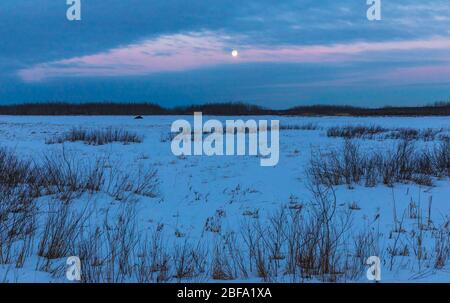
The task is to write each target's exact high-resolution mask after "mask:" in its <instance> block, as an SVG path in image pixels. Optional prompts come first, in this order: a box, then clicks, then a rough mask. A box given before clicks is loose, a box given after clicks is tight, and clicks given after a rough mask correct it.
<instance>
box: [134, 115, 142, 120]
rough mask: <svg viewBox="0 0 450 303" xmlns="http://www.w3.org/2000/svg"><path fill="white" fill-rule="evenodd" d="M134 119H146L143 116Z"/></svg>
mask: <svg viewBox="0 0 450 303" xmlns="http://www.w3.org/2000/svg"><path fill="white" fill-rule="evenodd" d="M134 119H136V120H137V119H139V120H140V119H144V118H143V117H142V116H137V117H134Z"/></svg>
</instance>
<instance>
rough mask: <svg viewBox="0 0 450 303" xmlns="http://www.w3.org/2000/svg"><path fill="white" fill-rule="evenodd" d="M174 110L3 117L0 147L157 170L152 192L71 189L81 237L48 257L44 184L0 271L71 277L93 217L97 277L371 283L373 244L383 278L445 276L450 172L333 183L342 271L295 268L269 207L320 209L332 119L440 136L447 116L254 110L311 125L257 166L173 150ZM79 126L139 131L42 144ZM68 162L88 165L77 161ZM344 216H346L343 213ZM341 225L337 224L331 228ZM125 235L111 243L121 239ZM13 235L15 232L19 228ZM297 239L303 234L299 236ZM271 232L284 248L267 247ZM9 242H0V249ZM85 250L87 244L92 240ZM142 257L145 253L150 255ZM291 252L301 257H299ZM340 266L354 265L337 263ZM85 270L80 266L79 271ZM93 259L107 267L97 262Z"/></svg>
mask: <svg viewBox="0 0 450 303" xmlns="http://www.w3.org/2000/svg"><path fill="white" fill-rule="evenodd" d="M179 118H180V117H173V116H171V117H144V119H142V120H135V119H133V117H123V116H121V117H104V116H101V117H100V116H98V117H97V116H89V117H72V116H70V117H64V116H62V117H40V116H31V117H13V116H0V138H1V139H0V147H5V148H7V149H8V150H10V151H13V152H14V153H16V154H17V155H19V156H20V157H21V158H23V159H32V161H33V162H35V163H40V161H42V159H43V158H44V157H45V156H47V157H57V156H56V155H62V154H63V155H65V156H64V157H67V158H70V159H71V160H68V161H73V159H76V160H77V161H83V162H82V163H86V165H87V166H89V165H91V164H92V163H93V162H95V161H96V159H97V160H98V159H102V162H101V163H102V165H103V166H104V167H105V168H106V170H107V171H109V173H106V177H105V179H108V177H109V176H110V175H111V174H112V172H120V174H122V175H126V174H129V175H130V176H131V177H130V179H129V180H128V181H127V182H134V181H136V180H137V178H142V176H145V172H147V171H151V170H153V169H155V170H156V178H157V179H158V182H157V183H158V184H157V185H156V186H155V190H154V192H152V193H151V194H148V193H146V194H142V193H141V192H139V191H135V192H136V193H134V194H132V193H130V197H129V199H123V198H121V199H118V196H117V195H116V196H114V195H113V194H111V191H108V190H107V189H104V188H102V189H100V190H98V191H97V190H96V191H94V192H82V193H80V194H79V195H77V196H75V197H74V198H73V199H69V200H70V201H69V202H67V203H68V204H70V211H74V212H81V211H83V212H84V214H85V216H86V219H83V220H82V222H76V224H77V225H76V230H77V231H80V232H77V233H76V235H72V234H70V233H69V234H70V235H69V236H68V238H69V240H67V241H68V242H73V241H75V242H76V243H65V245H67V250H66V253H67V255H64V256H58V257H57V258H55V259H52V260H50V261H49V260H46V257H45V256H42V253H41V256H39V253H38V250H39V247H40V246H45V245H43V244H42V238H43V235H44V234H45V232H44V226H46V224H47V225H49V224H48V213H49V212H52V211H53V212H54V211H55V209H57V207H58V206H55V205H58V204H62V203H63V202H61V201H60V200H61V198H60V197H59V196H58V194H55V193H52V194H48V195H46V194H41V195H39V196H38V197H36V198H35V199H34V200H33V203H34V204H35V205H36V207H37V210H36V218H37V219H36V224H35V231H34V233H33V234H34V236H33V237H32V238H31V240H30V241H31V242H32V245H31V246H30V249H29V250H27V252H26V253H25V254H24V255H26V257H25V258H22V259H24V262H17V259H18V258H19V257H18V256H13V257H10V258H9V260H8V262H6V261H5V262H3V263H8V264H0V281H8V282H15V281H25V282H47V281H48V282H52V281H53V282H65V281H67V280H66V277H65V271H64V266H65V262H66V258H67V257H69V256H72V255H75V256H77V255H78V254H79V253H80V251H81V250H80V249H81V248H80V247H82V245H81V244H79V243H81V242H82V241H83V240H84V241H85V242H86V241H87V242H90V243H91V244H92V243H93V242H95V241H94V240H92V239H94V238H95V235H93V234H95V228H96V227H99V229H102V230H103V231H102V235H99V236H98V237H97V238H96V239H97V240H98V241H99V243H100V246H104V247H103V248H99V251H102V252H103V253H104V256H103V257H102V256H100V255H101V253H99V256H98V259H99V260H98V264H95V266H94V265H93V266H91V268H90V269H89V270H90V274H92V276H93V277H101V278H99V279H100V280H102V281H125V282H126V281H157V280H159V281H166V280H168V281H174V282H177V281H193V282H197V281H210V282H213V281H218V280H219V281H221V280H229V281H239V282H242V281H244V282H245V281H249V282H257V281H264V280H266V281H281V282H299V281H304V282H309V281H310V282H317V281H323V280H325V281H328V280H332V281H333V280H337V281H339V282H345V281H357V282H367V278H366V270H367V268H368V266H367V265H365V264H364V262H365V260H366V259H367V258H368V257H370V256H371V255H376V256H378V257H379V258H380V259H381V279H382V280H381V281H382V282H393V281H395V282H417V281H419V282H434V281H440V282H450V262H449V259H448V258H449V255H448V254H449V247H448V246H449V243H450V242H449V236H450V235H449V226H448V225H449V220H450V180H449V179H448V178H447V177H441V178H436V177H433V186H426V185H417V184H415V183H413V182H396V183H395V184H394V185H393V186H392V187H391V186H387V185H384V184H382V183H381V184H376V185H375V186H371V187H368V186H365V184H364V182H361V183H360V184H353V185H351V186H348V185H344V184H343V185H338V186H334V187H333V189H334V191H335V194H336V215H335V216H336V218H333V220H332V224H334V225H341V224H342V225H345V226H346V227H345V228H343V229H345V231H343V233H345V236H343V237H342V238H340V240H339V244H336V246H338V247H332V248H331V250H333V249H336V255H335V256H331V257H330V258H331V259H333V260H332V261H333V262H336V264H339V270H338V268H336V270H335V272H325V273H319V272H316V273H314V274H311V273H308V274H302V271H301V269H300V268H301V267H302V266H300V265H299V268H298V272H297V271H293V270H292V268H291V270H289V269H288V268H289V266H288V263H289V262H290V261H289V259H290V257H291V256H292V254H290V253H289V247H292V246H289V240H292V239H294V240H295V237H289V235H287V234H286V233H288V230H284V231H282V232H280V233H278V234H276V232H274V231H276V230H277V227H279V225H277V224H275V223H274V221H276V220H275V217H276V216H277V214H280V213H281V212H282V209H284V210H285V212H286V214H285V216H280V218H281V219H280V220H281V222H283V224H281V225H283V226H285V227H287V228H286V229H289V227H291V226H292V225H293V224H292V220H293V219H292V218H293V215H292V213H296V212H303V214H302V216H304V217H302V219H301V220H300V221H301V222H300V223H299V224H300V225H301V224H302V222H303V221H302V220H307V218H308V217H311V216H313V215H312V214H313V213H314V210H313V209H317V208H314V204H316V203H317V197H315V196H314V195H313V193H312V191H311V189H310V186H309V184H310V181H311V180H310V179H309V176H308V175H307V173H306V170H307V168H308V167H309V164H310V160H311V157H312V155H313V154H314V153H317V152H319V150H320V151H326V150H329V149H333V148H340V147H342V146H343V142H344V139H342V138H331V137H328V136H327V129H328V128H330V127H335V126H348V125H365V126H371V125H380V126H382V127H384V128H387V129H395V128H416V129H425V128H432V129H436V130H437V129H439V131H440V133H441V134H444V135H445V134H448V133H449V132H450V118H449V117H405V118H388V117H386V118H384V117H376V118H356V117H254V119H256V120H260V119H268V120H271V119H279V120H280V124H281V126H282V127H283V126H287V125H289V126H295V125H297V126H302V125H307V124H311V125H314V127H311V129H300V128H301V127H299V129H291V130H287V129H282V130H281V131H280V160H279V163H278V165H277V166H275V167H261V166H260V165H259V159H258V158H257V157H255V156H243V157H239V156H222V157H206V156H192V157H176V156H174V155H173V154H172V152H171V148H170V139H168V134H169V133H170V126H171V124H172V122H173V121H174V120H176V119H179ZM182 118H183V119H192V117H182ZM207 118H208V117H204V119H207ZM214 118H215V119H217V117H214ZM251 118H252V117H244V118H243V119H244V120H245V119H251ZM218 119H220V120H226V119H230V117H219V118H218ZM236 119H237V118H236ZM74 127H76V128H79V127H82V128H84V129H104V128H109V127H113V128H120V129H124V130H127V131H131V132H135V133H137V134H139V135H141V136H143V142H142V143H132V144H126V145H124V144H122V143H110V144H105V145H88V144H85V143H83V142H65V143H63V144H46V141H47V140H49V139H50V138H53V137H55V136H58V135H61V134H64V132H67V131H69V130H70V129H72V128H74ZM353 141H355V142H357V143H358V145H359V146H360V148H361V149H362V150H363V151H364V152H371V151H374V150H379V151H388V150H390V149H392V148H394V147H395V145H396V144H397V143H398V140H396V139H387V138H381V137H380V138H375V139H361V138H360V139H354V140H353ZM435 141H438V139H436V140H435ZM434 143H435V142H434V141H426V142H425V141H424V140H422V139H420V138H419V139H418V140H415V142H414V146H415V147H417V148H419V147H420V148H422V147H424V146H431V145H432V144H434ZM74 165H79V167H83V166H82V164H80V163H79V162H77V164H74ZM138 175H139V176H140V177H138ZM154 178H155V177H154ZM156 178H155V180H156ZM105 183H107V181H105ZM105 188H106V186H105ZM130 191H133V190H130ZM121 215H125V216H129V217H130V218H132V219H133V220H134V219H135V220H136V221H135V225H134V223H130V226H132V228H130V229H131V231H128V232H127V231H123V233H121V232H119V231H118V232H116V233H115V232H114V231H115V230H119V229H120V227H121V226H128V225H127V224H128V223H124V219H123V218H121ZM105 218H107V219H105ZM344 218H345V219H344ZM347 218H349V223H348V225H346V224H345V223H343V222H344V221H343V220H347ZM75 221H76V220H75ZM125 221H126V220H125ZM133 222H134V221H133ZM69 223H70V222H69ZM0 224H3V221H2V222H0ZM70 224H75V223H73V222H72V223H70ZM245 226H247V227H250V228H251V229H254V230H259V236H258V232H256V235H255V239H253V240H255V241H258V239H259V240H261V243H264V245H266V246H265V249H264V251H265V252H266V253H267V256H265V257H264V256H263V257H261V256H260V257H261V258H260V259H258V256H254V252H251V251H250V249H249V248H248V247H249V245H248V242H246V241H245V239H247V240H248V238H247V237H246V234H245V232H244V230H245ZM304 227H305V226H304ZM334 227H336V226H334ZM4 228H6V227H4ZM133 228H135V229H136V230H134V229H133ZM339 228H340V227H339ZM339 228H337V230H335V231H334V233H338V229H339ZM108 230H109V231H111V233H110V234H108V232H107V231H108ZM271 232H274V234H275V236H274V237H271V236H269V235H270V234H271ZM332 233H333V232H332ZM156 234H158V235H159V236H161V237H162V238H163V239H164V240H162V241H160V242H162V245H163V246H164V251H165V252H167V254H166V257H164V254H165V253H155V254H154V255H153V256H156V257H157V258H166V259H167V262H166V263H167V265H166V267H167V268H166V267H165V268H164V270H163V269H161V267H163V266H162V264H161V263H164V262H163V261H155V262H156V263H157V264H158V265H157V266H156V265H155V264H153V265H152V264H150V263H151V262H150V261H148V260H146V261H144V259H146V258H145V256H144V255H145V254H144V253H143V251H144V250H145V249H144V246H145V245H144V243H149V245H148V246H149V247H150V248H149V249H148V251H151V247H154V246H156V245H153V244H155V243H157V242H158V240H155V239H154V238H155V237H157V236H155V235H156ZM261 234H266V235H268V236H267V239H266V238H264V239H261ZM108 235H109V237H108ZM127 235H128V236H129V237H131V235H132V236H133V239H132V240H130V242H133V241H134V240H136V243H130V245H125V244H124V245H123V246H120V244H117V248H116V250H114V249H112V248H111V247H112V246H114V245H115V244H112V243H113V242H114V241H113V240H111V241H110V242H108V240H107V239H111V238H114V237H115V236H117V237H118V238H120V239H122V238H121V237H122V236H123V237H124V238H126V237H127ZM247 235H248V234H247ZM63 236H64V235H63ZM277 236H278V237H279V238H281V239H279V241H276V240H274V238H276V237H277ZM93 237H94V238H93ZM258 237H259V238H258ZM369 237H370V239H369ZM120 239H119V240H118V241H117V242H114V243H119V242H120ZM357 239H359V240H357ZM16 240H17V241H18V242H20V241H22V240H23V239H16ZM297 240H298V242H299V243H303V242H302V239H297ZM365 240H367V241H365ZM61 241H62V242H64V241H65V240H64V239H63V240H61ZM106 242H107V243H106ZM278 242H280V248H279V249H277V248H276V247H275V248H274V246H277V243H278ZM369 242H370V243H369ZM122 244H123V243H122ZM291 244H292V243H291ZM2 245H3V246H2ZM14 245H16V244H13V245H12V246H14ZM152 245H153V246H152ZM233 245H234V246H236V247H237V248H235V250H239V249H240V250H242V251H241V252H240V253H236V254H233V252H231V251H232V250H233ZM261 245H263V244H261ZM358 245H359V246H361V247H362V248H361V250H357V249H356V246H358ZM5 246H6V244H5V243H0V248H1V249H3V254H5V248H4V247H5ZM16 246H17V247H20V245H16ZM16 246H14V247H13V248H12V251H13V252H12V253H11V255H14V254H16V255H17V254H18V253H17V252H18V251H19V249H18V248H16ZM92 246H94V245H92ZM250 246H251V245H250ZM127 247H135V248H132V249H130V252H129V254H123V250H124V249H125V248H127ZM296 247H297V246H296ZM160 249H161V250H163V248H160ZM297 249H298V247H297ZM272 250H273V251H278V252H279V255H278V256H273V255H271V253H270V252H271V251H272ZM85 251H90V252H91V253H94V252H92V247H91V250H85ZM111 251H114V254H113V253H112V252H111ZM358 251H359V252H360V253H359V254H358ZM121 252H122V253H121ZM97 253H98V252H97ZM366 254H368V255H366ZM112 255H114V256H115V257H117V259H120V258H126V259H127V260H126V261H123V262H122V263H121V264H126V265H125V266H126V267H129V269H126V270H124V269H120V267H121V265H120V264H119V263H120V262H121V261H113V262H111V261H110V260H109V261H106V259H107V258H109V257H111V256H112ZM124 255H126V256H124ZM295 255H297V254H295ZM182 256H184V259H183V257H182ZM156 257H155V258H156ZM89 258H95V257H94V256H89ZM102 258H103V259H102ZM337 258H338V259H339V260H336V259H337ZM1 259H2V258H0V260H1ZM19 259H20V258H19ZM47 259H48V258H47ZM148 259H151V258H148ZM198 259H201V260H200V261H199V260H198ZM183 260H184V262H185V263H184V264H183ZM257 260H260V261H261V264H258V262H257ZM345 260H347V261H345ZM94 261H95V260H94ZM94 261H93V260H90V261H89V262H91V263H93V262H94ZM147 261H148V262H149V263H148V264H147V263H145V262H147ZM114 262H116V263H114ZM117 262H118V263H117ZM293 262H294V263H296V260H294V261H293ZM299 262H300V261H299ZM21 263H23V264H21ZM94 263H95V262H94ZM110 263H111V264H112V263H114V265H111V264H110ZM144 263H145V264H144ZM262 263H264V264H262ZM300 263H301V262H300ZM18 264H19V265H18ZM83 264H85V263H83ZM117 264H119V265H117ZM146 264H147V265H148V266H146ZM302 264H303V263H302ZM91 265H92V264H91ZM152 266H153V267H154V268H152ZM113 267H114V268H113ZM261 267H264V268H261ZM99 268H100V269H99ZM343 268H344V269H345V270H348V272H350V271H352V272H353V274H349V273H343V272H341V271H342V270H343ZM85 269H86V268H85V267H83V266H82V268H81V272H82V275H83V274H84V273H83V270H85ZM303 269H304V268H303ZM95 270H98V271H99V272H100V271H102V273H92V272H95ZM144 272H145V273H144ZM161 272H164V273H161ZM264 273H266V274H264ZM144 276H145V277H147V279H145V278H144Z"/></svg>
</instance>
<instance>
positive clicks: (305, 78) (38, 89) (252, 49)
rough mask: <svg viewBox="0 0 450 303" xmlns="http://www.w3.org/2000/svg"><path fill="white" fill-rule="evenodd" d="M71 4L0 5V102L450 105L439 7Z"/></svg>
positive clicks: (324, 2) (44, 0) (448, 33)
mask: <svg viewBox="0 0 450 303" xmlns="http://www.w3.org/2000/svg"><path fill="white" fill-rule="evenodd" d="M80 1H81V20H80V21H68V20H67V17H66V11H67V9H68V8H69V6H68V5H67V4H66V0H1V1H0V104H8V103H22V102H41V101H69V102H87V101H114V102H116V101H117V102H144V101H145V102H152V103H157V104H160V105H162V106H165V107H172V106H179V105H188V104H199V103H207V102H248V103H253V104H258V105H261V106H265V107H271V108H288V107H292V106H296V105H309V104H336V105H342V104H348V105H354V106H367V107H377V106H385V105H392V106H404V105H422V104H429V103H433V102H436V101H448V100H450V2H449V1H448V0H429V1H426V2H425V1H422V0H395V1H394V0H381V20H380V21H369V20H368V19H367V15H366V12H367V9H368V8H369V6H368V5H367V3H366V0H339V1H337V0H335V1H332V0H320V1H317V0H270V1H269V0H240V1H236V0H226V1H225V0H151V1H150V0H127V1H123V0H80ZM232 50H237V51H238V56H237V57H233V56H232V55H231V52H232Z"/></svg>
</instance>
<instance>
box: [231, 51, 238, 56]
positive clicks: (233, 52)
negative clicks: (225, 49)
mask: <svg viewBox="0 0 450 303" xmlns="http://www.w3.org/2000/svg"><path fill="white" fill-rule="evenodd" d="M231 55H232V56H233V57H237V56H238V55H239V53H238V51H237V50H236V49H233V50H232V51H231Z"/></svg>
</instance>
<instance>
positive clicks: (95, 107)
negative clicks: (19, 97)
mask: <svg viewBox="0 0 450 303" xmlns="http://www.w3.org/2000/svg"><path fill="white" fill-rule="evenodd" d="M193 112H202V113H203V114H205V115H223V116H228V115H238V116H239V115H285V116H449V115H450V102H436V103H434V104H430V105H425V106H411V107H406V106H404V107H397V106H395V107H394V106H386V107H381V108H364V107H355V106H347V105H343V106H340V105H309V106H296V107H292V108H289V109H284V110H274V109H268V108H264V107H261V106H258V105H252V104H246V103H207V104H202V105H190V106H184V107H175V108H164V107H162V106H160V105H156V104H152V103H112V102H109V103H103V102H102V103H100V102H95V103H94V102H93V103H64V102H59V103H54V102H52V103H25V104H13V105H0V115H48V116H61V115H134V116H137V115H142V116H146V115H191V114H192V113H193Z"/></svg>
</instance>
